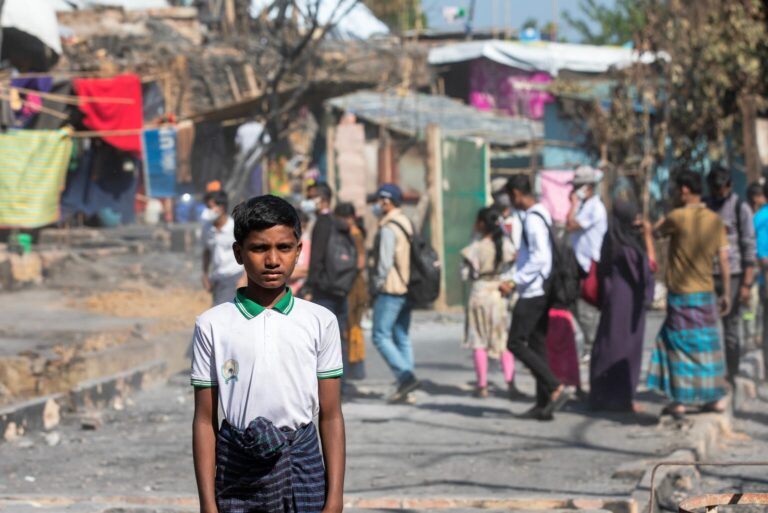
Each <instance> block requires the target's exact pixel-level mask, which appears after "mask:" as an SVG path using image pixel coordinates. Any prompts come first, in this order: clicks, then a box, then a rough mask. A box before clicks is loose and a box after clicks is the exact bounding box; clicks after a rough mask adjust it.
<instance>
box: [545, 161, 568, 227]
mask: <svg viewBox="0 0 768 513" xmlns="http://www.w3.org/2000/svg"><path fill="white" fill-rule="evenodd" d="M573 173H574V172H573V171H558V170H547V171H541V172H539V186H540V188H541V203H542V205H544V206H545V207H546V208H547V210H549V214H550V215H551V216H552V219H553V220H554V221H555V222H556V223H564V222H565V218H566V217H568V210H570V208H571V200H570V195H571V190H572V189H573V187H572V186H571V184H570V182H571V180H573Z"/></svg>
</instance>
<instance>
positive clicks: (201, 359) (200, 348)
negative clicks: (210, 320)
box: [191, 321, 217, 388]
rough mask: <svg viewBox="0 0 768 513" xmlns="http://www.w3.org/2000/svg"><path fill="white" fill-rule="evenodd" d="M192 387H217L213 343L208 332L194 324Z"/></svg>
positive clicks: (198, 324)
mask: <svg viewBox="0 0 768 513" xmlns="http://www.w3.org/2000/svg"><path fill="white" fill-rule="evenodd" d="M191 382H192V386H193V387H199V388H210V387H215V386H217V378H216V356H215V354H214V352H213V342H212V341H211V336H210V332H206V330H205V329H203V327H202V326H201V325H200V321H198V322H196V323H195V333H194V335H193V336H192V375H191Z"/></svg>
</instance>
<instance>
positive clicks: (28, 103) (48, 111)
mask: <svg viewBox="0 0 768 513" xmlns="http://www.w3.org/2000/svg"><path fill="white" fill-rule="evenodd" d="M0 100H3V101H7V102H9V101H11V97H10V96H9V95H5V94H2V93H0ZM19 101H21V102H22V103H24V105H26V106H28V107H30V108H32V109H34V110H36V111H37V112H42V113H43V114H48V115H49V116H53V117H55V118H58V119H61V120H66V119H69V116H68V115H67V114H64V113H62V112H59V111H57V110H53V109H49V108H47V107H43V106H42V105H38V104H36V103H34V102H31V101H29V100H22V99H19Z"/></svg>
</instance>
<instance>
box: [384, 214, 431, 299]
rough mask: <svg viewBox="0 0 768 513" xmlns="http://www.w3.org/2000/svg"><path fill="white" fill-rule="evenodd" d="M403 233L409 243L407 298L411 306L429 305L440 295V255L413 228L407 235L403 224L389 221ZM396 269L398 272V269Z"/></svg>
mask: <svg viewBox="0 0 768 513" xmlns="http://www.w3.org/2000/svg"><path fill="white" fill-rule="evenodd" d="M390 223H392V224H394V225H395V226H397V227H398V228H400V230H401V231H402V232H403V233H404V234H405V236H406V237H407V238H408V244H409V245H410V267H411V277H410V279H409V280H408V299H409V300H410V301H411V304H412V305H413V306H422V307H423V306H429V304H430V303H432V302H433V301H435V300H436V299H437V296H439V295H440V257H438V255H437V252H436V251H435V250H434V249H433V248H432V245H431V244H430V243H429V242H427V241H426V240H425V239H424V238H423V237H421V236H420V235H419V234H417V233H416V231H415V230H414V232H413V235H409V234H408V231H407V230H406V229H405V227H404V226H403V225H401V224H400V223H398V222H397V221H390ZM395 270H397V272H398V274H399V273H400V271H399V270H398V269H397V268H395Z"/></svg>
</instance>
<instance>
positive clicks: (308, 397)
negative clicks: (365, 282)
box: [192, 196, 345, 513]
mask: <svg viewBox="0 0 768 513" xmlns="http://www.w3.org/2000/svg"><path fill="white" fill-rule="evenodd" d="M233 217H234V220H235V244H234V245H233V250H234V253H235V257H236V259H237V262H238V263H239V264H241V265H242V266H243V267H244V268H245V273H246V275H247V277H248V285H247V287H244V288H241V289H239V290H238V291H237V296H236V297H235V299H234V300H233V301H230V302H227V303H224V304H221V305H218V306H216V307H214V308H212V309H210V310H208V311H207V312H205V313H204V314H202V315H201V316H200V317H199V318H198V319H197V323H196V325H195V334H194V340H193V360H192V385H193V386H194V387H195V417H194V421H193V453H194V458H195V475H196V477H197V486H198V493H199V496H200V510H201V511H203V512H206V513H208V512H219V513H226V512H233V513H234V512H237V513H241V512H242V513H245V512H256V511H258V512H298V513H303V512H307V513H309V512H312V513H317V512H321V511H322V512H328V513H331V512H340V511H341V510H342V491H343V484H344V467H345V435H344V418H343V416H342V413H341V398H340V388H341V387H340V380H339V379H338V378H340V377H341V375H342V372H343V369H342V359H341V342H340V338H339V328H338V324H337V322H336V317H335V316H334V315H333V314H332V313H331V312H330V311H328V310H326V309H325V308H323V307H321V306H318V305H316V304H313V303H310V302H308V301H303V300H301V299H297V298H294V297H293V295H292V294H291V291H290V289H289V288H287V287H286V282H287V281H288V279H289V278H290V276H291V273H292V272H293V268H294V266H295V265H296V260H297V259H298V257H299V253H300V252H301V225H300V223H299V218H298V215H297V214H296V211H295V210H294V209H293V207H292V206H291V205H290V204H288V203H287V202H286V201H284V200H282V199H279V198H277V197H274V196H259V197H256V198H252V199H250V200H248V201H247V202H244V203H241V204H240V205H238V206H237V207H236V208H235V210H234V212H233ZM219 405H221V409H222V411H223V413H224V420H223V422H222V424H221V428H219V422H218V410H219ZM315 416H318V420H319V422H318V424H319V431H320V440H321V441H322V457H321V455H320V449H319V444H318V437H317V432H316V430H315V427H314V424H313V418H314V417H315ZM323 461H324V462H325V463H324V464H323Z"/></svg>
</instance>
